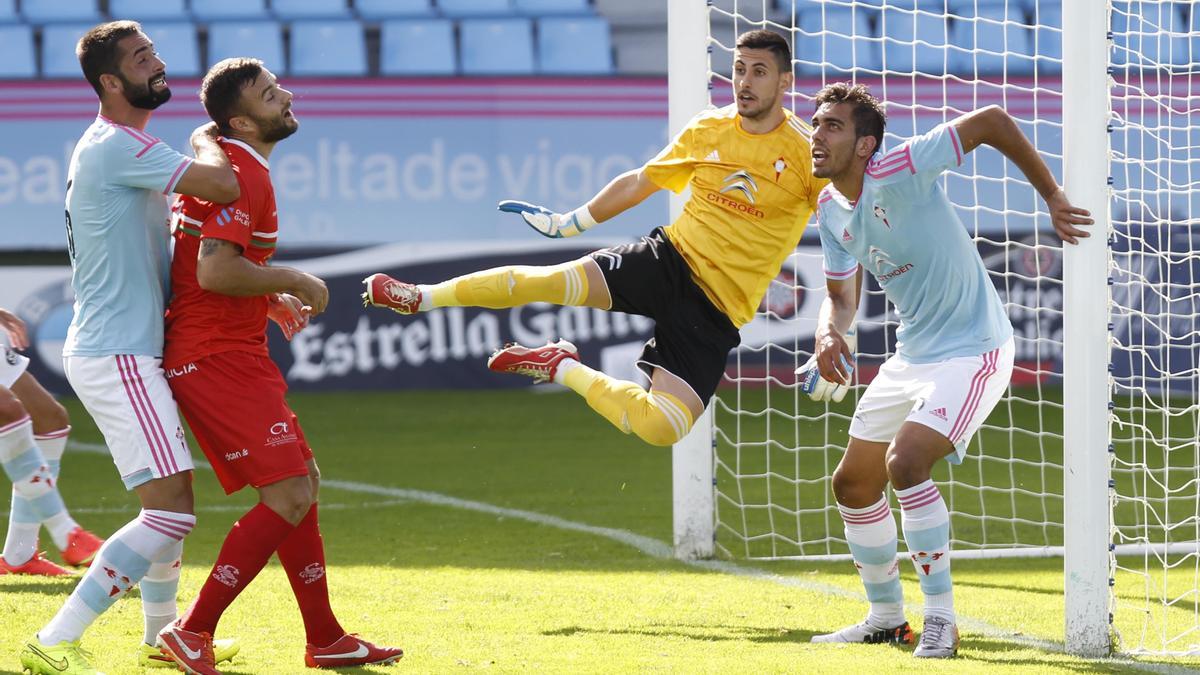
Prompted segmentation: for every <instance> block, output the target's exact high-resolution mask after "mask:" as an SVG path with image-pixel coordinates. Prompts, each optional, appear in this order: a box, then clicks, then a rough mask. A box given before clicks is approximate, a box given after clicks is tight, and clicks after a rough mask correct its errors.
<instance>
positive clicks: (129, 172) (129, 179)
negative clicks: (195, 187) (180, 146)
mask: <svg viewBox="0 0 1200 675" xmlns="http://www.w3.org/2000/svg"><path fill="white" fill-rule="evenodd" d="M126 133H128V132H126ZM107 165H108V167H107V168H108V175H109V179H110V180H112V181H113V182H115V183H117V184H119V185H127V186H129V187H135V188H141V189H143V190H155V191H157V192H161V193H163V194H165V195H169V194H171V193H172V192H174V191H175V186H176V185H177V184H178V183H179V179H180V178H182V177H183V174H184V172H185V171H187V169H188V167H189V166H191V165H192V158H191V157H188V156H187V155H183V154H181V153H179V152H176V151H175V150H173V149H172V148H171V147H170V146H169V145H167V144H166V143H163V142H162V141H160V140H158V139H157V138H154V137H153V136H145V137H144V138H141V137H134V136H132V135H130V136H129V137H128V138H125V137H120V141H119V142H117V143H113V144H112V145H111V146H110V148H109V153H108V161H107Z"/></svg>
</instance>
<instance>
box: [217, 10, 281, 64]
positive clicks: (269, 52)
mask: <svg viewBox="0 0 1200 675" xmlns="http://www.w3.org/2000/svg"><path fill="white" fill-rule="evenodd" d="M234 56H252V57H254V58H257V59H262V62H263V64H264V65H266V67H267V68H269V69H270V70H271V72H273V73H275V74H276V75H280V74H282V73H283V72H284V70H285V64H284V61H283V35H282V34H281V32H280V27H279V24H278V23H277V22H275V21H249V22H247V21H233V22H228V23H222V22H218V23H213V24H210V25H209V27H208V65H210V66H211V65H212V64H214V63H216V62H218V61H221V60H223V59H227V58H231V57H234Z"/></svg>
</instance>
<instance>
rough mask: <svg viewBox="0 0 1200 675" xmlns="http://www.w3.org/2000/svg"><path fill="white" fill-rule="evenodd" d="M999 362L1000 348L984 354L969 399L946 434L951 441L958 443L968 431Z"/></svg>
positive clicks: (968, 394) (973, 379)
mask: <svg viewBox="0 0 1200 675" xmlns="http://www.w3.org/2000/svg"><path fill="white" fill-rule="evenodd" d="M999 362H1000V350H999V349H993V350H992V351H990V352H988V353H986V354H984V355H983V365H982V366H981V367H980V368H979V370H978V371H976V372H975V377H974V378H972V379H971V388H970V389H968V390H967V401H966V403H965V404H964V405H963V407H962V408H961V409H960V410H959V411H958V417H957V418H955V420H954V426H953V427H951V428H950V433H949V434H947V435H946V437H947V438H949V439H950V442H951V443H958V442H959V440H961V439H960V438H959V437H960V436H962V434H963V433H964V432H966V430H967V426H968V425H970V423H971V419H972V418H973V417H975V412H976V411H978V410H979V401H980V400H982V399H983V392H984V390H985V389H986V388H987V381H988V380H989V379H990V378H991V377H992V375H995V374H996V365H997V364H998V363H999Z"/></svg>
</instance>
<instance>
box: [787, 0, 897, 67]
mask: <svg viewBox="0 0 1200 675" xmlns="http://www.w3.org/2000/svg"><path fill="white" fill-rule="evenodd" d="M799 26H800V30H801V31H802V34H801V35H799V36H797V39H796V54H795V57H796V59H797V60H798V61H799V62H800V63H799V66H798V69H799V70H800V72H801V73H803V74H806V75H818V74H821V73H822V72H823V71H825V70H826V69H827V68H832V69H834V70H836V71H838V72H839V73H848V72H850V71H851V70H854V69H855V68H867V69H870V70H879V44H878V43H877V42H875V41H872V40H870V39H867V38H870V37H871V24H870V15H869V13H868V11H867V10H864V9H861V8H857V7H855V8H851V7H833V6H830V7H827V8H825V9H821V8H820V7H816V8H810V9H806V10H804V12H803V13H802V14H801V15H800V22H799ZM832 74H833V73H832V72H831V75H832Z"/></svg>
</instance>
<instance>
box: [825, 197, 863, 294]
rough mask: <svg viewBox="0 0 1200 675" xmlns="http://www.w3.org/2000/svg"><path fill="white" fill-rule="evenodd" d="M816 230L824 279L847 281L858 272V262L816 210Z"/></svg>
mask: <svg viewBox="0 0 1200 675" xmlns="http://www.w3.org/2000/svg"><path fill="white" fill-rule="evenodd" d="M817 230H818V231H819V232H820V233H821V256H822V257H823V258H824V265H825V278H826V279H834V280H836V281H841V280H845V279H849V278H851V277H853V276H854V274H855V272H857V271H858V260H856V259H855V258H854V256H853V255H850V252H849V251H847V250H846V249H845V247H843V246H842V242H841V241H839V240H838V235H837V233H835V232H834V231H833V226H832V225H830V224H829V222H827V220H826V219H825V218H823V217H822V216H821V209H820V208H818V209H817Z"/></svg>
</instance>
